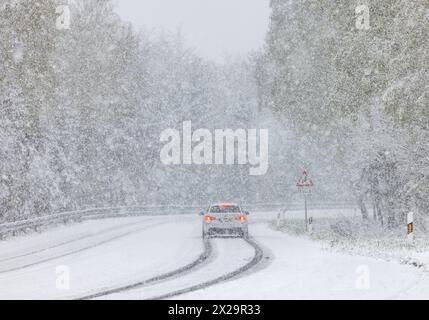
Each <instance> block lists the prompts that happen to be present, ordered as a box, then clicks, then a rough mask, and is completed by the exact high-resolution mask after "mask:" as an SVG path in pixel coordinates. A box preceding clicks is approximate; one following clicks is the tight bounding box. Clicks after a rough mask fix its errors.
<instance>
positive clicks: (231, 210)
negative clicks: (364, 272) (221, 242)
mask: <svg viewBox="0 0 429 320" xmlns="http://www.w3.org/2000/svg"><path fill="white" fill-rule="evenodd" d="M200 215H201V216H203V238H208V237H210V236H212V235H231V234H238V235H239V236H241V237H243V238H246V239H247V238H248V237H249V228H248V215H249V212H247V211H244V210H242V208H241V207H240V206H238V205H236V204H233V203H219V204H213V205H211V206H209V207H208V208H207V210H206V211H201V212H200Z"/></svg>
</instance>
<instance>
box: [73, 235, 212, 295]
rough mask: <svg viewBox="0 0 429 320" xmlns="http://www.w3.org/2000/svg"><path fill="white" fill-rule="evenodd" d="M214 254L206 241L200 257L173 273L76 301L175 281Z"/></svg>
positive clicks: (209, 243) (210, 245)
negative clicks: (170, 280) (171, 280)
mask: <svg viewBox="0 0 429 320" xmlns="http://www.w3.org/2000/svg"><path fill="white" fill-rule="evenodd" d="M212 252H213V247H212V244H211V242H210V241H208V240H206V241H204V250H203V252H202V253H201V254H200V255H199V256H198V258H197V259H195V260H194V261H192V262H191V263H189V264H187V265H185V266H183V267H180V268H179V269H175V270H173V271H170V272H167V273H164V274H161V275H158V276H155V277H152V278H150V279H146V280H143V281H139V282H136V283H132V284H129V285H126V286H122V287H118V288H114V289H109V290H105V291H101V292H97V293H94V294H90V295H87V296H83V297H80V298H78V299H76V300H91V299H96V298H100V297H104V296H108V295H111V294H115V293H120V292H124V291H128V290H132V289H136V288H139V287H143V286H146V285H149V284H153V283H156V282H160V281H166V280H169V279H173V278H177V277H179V276H181V275H184V274H187V273H188V272H191V271H192V270H194V269H195V268H196V267H198V266H200V265H202V264H203V263H204V262H206V261H207V260H208V259H209V258H210V257H211V256H212Z"/></svg>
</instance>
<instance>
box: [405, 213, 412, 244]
mask: <svg viewBox="0 0 429 320" xmlns="http://www.w3.org/2000/svg"><path fill="white" fill-rule="evenodd" d="M413 216H414V215H413V213H412V212H408V214H407V233H408V235H407V238H408V241H410V242H413V240H414V217H413Z"/></svg>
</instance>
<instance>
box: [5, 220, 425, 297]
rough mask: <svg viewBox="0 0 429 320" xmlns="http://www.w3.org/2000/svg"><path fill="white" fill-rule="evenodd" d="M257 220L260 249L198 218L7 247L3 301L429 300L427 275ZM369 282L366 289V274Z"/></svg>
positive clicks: (83, 231)
mask: <svg viewBox="0 0 429 320" xmlns="http://www.w3.org/2000/svg"><path fill="white" fill-rule="evenodd" d="M269 218H270V217H268V216H267V214H259V215H258V214H255V215H252V218H251V221H252V223H251V226H250V231H251V234H252V236H253V238H252V240H249V241H246V240H243V239H239V238H215V239H210V240H209V241H207V242H203V241H202V239H201V234H200V231H201V225H200V223H201V222H200V219H199V217H197V216H195V215H185V216H152V217H132V218H131V217H130V218H112V219H103V220H99V221H85V222H83V223H79V224H73V225H68V226H60V227H57V228H51V229H49V230H47V231H46V232H44V233H42V234H29V235H26V236H23V237H17V238H12V239H9V240H6V241H1V242H0V299H169V298H180V299H298V298H299V299H319V298H320V299H349V298H353V299H361V298H362V299H383V298H386V299H388V298H392V297H393V298H394V297H400V298H407V297H409V296H412V297H413V298H419V297H424V296H426V297H427V296H428V293H429V285H428V281H429V280H428V279H427V277H426V276H425V273H424V272H423V271H422V270H419V269H417V268H413V267H410V266H404V265H400V264H398V263H395V262H386V261H381V260H376V259H372V258H366V257H356V256H350V255H346V254H339V253H333V252H329V251H326V250H323V249H322V248H321V246H320V245H319V244H317V243H315V242H311V241H308V240H306V239H303V238H299V237H298V238H297V237H291V236H288V235H285V234H282V233H280V232H275V231H273V230H271V229H270V228H269V227H268V224H267V220H269ZM362 270H364V271H365V274H364V276H366V277H368V279H366V280H367V281H366V282H364V283H365V284H366V286H363V287H362V285H359V284H360V283H362V281H361V280H362V278H361V277H362V276H363V275H362V273H361V271H362Z"/></svg>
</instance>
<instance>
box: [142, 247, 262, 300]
mask: <svg viewBox="0 0 429 320" xmlns="http://www.w3.org/2000/svg"><path fill="white" fill-rule="evenodd" d="M244 240H245V241H246V243H248V244H249V245H251V246H252V247H253V249H254V250H255V254H254V256H253V258H252V260H251V261H250V262H248V263H246V264H245V265H244V266H241V267H240V268H238V269H236V270H234V271H232V272H229V273H226V274H223V275H221V276H219V277H217V278H215V279H212V280H208V281H205V282H202V283H199V284H196V285H193V286H190V287H187V288H184V289H180V290H176V291H172V292H168V293H165V294H162V295H159V296H156V297H152V298H149V299H147V300H162V299H168V298H172V297H176V296H179V295H181V294H185V293H189V292H193V291H197V290H200V289H205V288H208V287H211V286H213V285H216V284H219V283H221V282H224V281H227V280H231V279H233V278H236V277H238V276H239V275H242V274H243V273H245V272H246V271H248V270H250V269H252V268H253V267H255V266H257V265H258V264H259V263H260V262H261V260H262V259H263V257H264V251H263V249H262V248H261V247H260V246H259V245H258V244H257V243H256V242H255V241H254V240H251V239H244Z"/></svg>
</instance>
